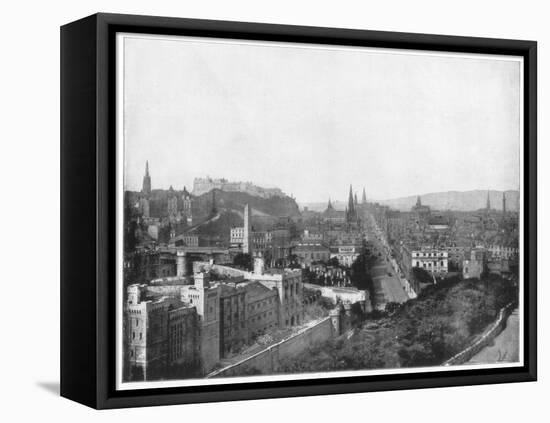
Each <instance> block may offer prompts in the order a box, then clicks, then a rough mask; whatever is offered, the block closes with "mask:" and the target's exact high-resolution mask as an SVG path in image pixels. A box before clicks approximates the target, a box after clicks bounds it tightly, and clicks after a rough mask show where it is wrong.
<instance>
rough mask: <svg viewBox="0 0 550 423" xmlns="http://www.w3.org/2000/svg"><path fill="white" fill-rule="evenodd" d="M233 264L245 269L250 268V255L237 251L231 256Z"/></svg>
mask: <svg viewBox="0 0 550 423" xmlns="http://www.w3.org/2000/svg"><path fill="white" fill-rule="evenodd" d="M233 264H234V265H235V266H239V267H242V268H244V269H247V270H252V256H251V255H250V254H248V253H238V254H237V255H236V256H235V257H234V258H233Z"/></svg>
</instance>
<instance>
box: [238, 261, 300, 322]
mask: <svg viewBox="0 0 550 423" xmlns="http://www.w3.org/2000/svg"><path fill="white" fill-rule="evenodd" d="M245 278H246V279H247V280H250V281H255V282H260V283H261V284H262V285H264V286H265V287H267V288H269V289H272V290H275V291H276V292H277V294H278V298H279V315H278V320H279V322H278V325H279V327H289V326H296V325H300V324H302V323H303V321H304V309H303V303H302V293H303V283H302V271H301V270H291V269H284V270H283V269H270V270H268V271H266V272H262V273H259V272H253V273H246V275H245Z"/></svg>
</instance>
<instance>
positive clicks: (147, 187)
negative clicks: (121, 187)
mask: <svg viewBox="0 0 550 423" xmlns="http://www.w3.org/2000/svg"><path fill="white" fill-rule="evenodd" d="M141 193H142V194H143V195H145V196H149V195H151V176H149V160H147V161H146V162H145V176H144V177H143V186H142V188H141Z"/></svg>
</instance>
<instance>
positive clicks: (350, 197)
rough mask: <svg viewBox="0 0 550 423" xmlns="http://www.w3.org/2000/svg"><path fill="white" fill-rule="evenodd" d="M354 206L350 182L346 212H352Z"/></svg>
mask: <svg viewBox="0 0 550 423" xmlns="http://www.w3.org/2000/svg"><path fill="white" fill-rule="evenodd" d="M353 210H354V207H353V188H352V186H351V184H350V186H349V197H348V212H349V213H350V214H352V213H353Z"/></svg>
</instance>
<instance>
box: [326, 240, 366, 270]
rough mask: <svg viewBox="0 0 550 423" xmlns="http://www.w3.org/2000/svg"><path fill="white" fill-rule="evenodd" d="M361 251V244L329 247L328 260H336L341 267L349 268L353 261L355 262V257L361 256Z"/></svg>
mask: <svg viewBox="0 0 550 423" xmlns="http://www.w3.org/2000/svg"><path fill="white" fill-rule="evenodd" d="M362 251H363V247H362V245H361V244H357V243H349V244H342V245H337V244H335V245H331V246H330V258H336V259H338V263H340V264H341V265H342V266H346V267H351V265H352V264H353V263H354V262H355V260H357V257H359V256H360V255H361V253H362Z"/></svg>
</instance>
